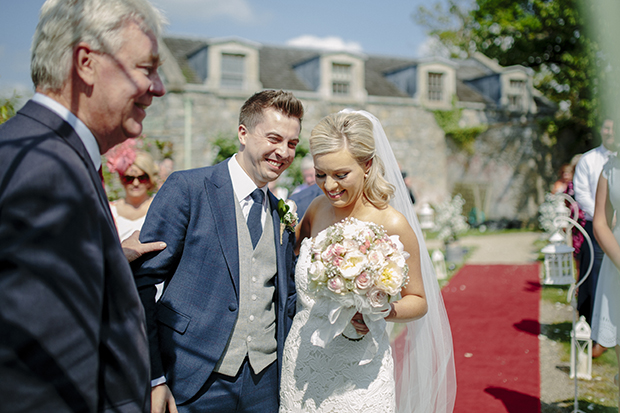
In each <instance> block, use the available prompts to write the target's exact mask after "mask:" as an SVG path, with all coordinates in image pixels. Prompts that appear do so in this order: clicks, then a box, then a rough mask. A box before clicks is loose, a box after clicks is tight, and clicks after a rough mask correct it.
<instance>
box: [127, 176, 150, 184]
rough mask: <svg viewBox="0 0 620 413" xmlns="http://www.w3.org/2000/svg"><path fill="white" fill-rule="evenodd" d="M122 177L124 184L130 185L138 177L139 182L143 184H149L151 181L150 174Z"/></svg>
mask: <svg viewBox="0 0 620 413" xmlns="http://www.w3.org/2000/svg"><path fill="white" fill-rule="evenodd" d="M120 178H121V182H122V183H123V185H129V184H131V183H133V181H135V180H136V178H137V179H138V182H140V183H141V184H147V183H149V182H150V179H149V176H148V175H147V174H144V175H140V176H133V175H121V176H120Z"/></svg>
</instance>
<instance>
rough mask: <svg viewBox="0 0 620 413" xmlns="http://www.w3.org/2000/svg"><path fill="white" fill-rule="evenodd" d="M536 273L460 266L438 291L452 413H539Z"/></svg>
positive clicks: (523, 268)
mask: <svg viewBox="0 0 620 413" xmlns="http://www.w3.org/2000/svg"><path fill="white" fill-rule="evenodd" d="M538 271H539V270H538V264H528V265H465V266H464V267H463V268H462V269H461V270H460V271H459V272H458V273H457V274H456V275H455V276H454V277H453V278H452V279H451V280H450V283H449V284H448V285H446V286H445V287H444V288H443V290H442V292H443V296H444V300H445V304H446V309H447V311H448V318H449V319H450V325H451V326H452V336H453V340H454V354H455V362H456V377H457V386H458V388H457V389H458V390H457V396H456V407H455V409H454V412H455V413H473V412H481V413H497V412H508V413H539V412H540V367H539V366H540V362H539V357H538V356H539V352H538V334H539V333H540V324H539V323H538V309H539V301H540V286H539V281H538Z"/></svg>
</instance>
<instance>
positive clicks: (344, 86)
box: [332, 63, 351, 96]
mask: <svg viewBox="0 0 620 413" xmlns="http://www.w3.org/2000/svg"><path fill="white" fill-rule="evenodd" d="M332 93H333V94H334V95H339V96H346V95H349V94H350V93H351V65H347V64H342V63H332Z"/></svg>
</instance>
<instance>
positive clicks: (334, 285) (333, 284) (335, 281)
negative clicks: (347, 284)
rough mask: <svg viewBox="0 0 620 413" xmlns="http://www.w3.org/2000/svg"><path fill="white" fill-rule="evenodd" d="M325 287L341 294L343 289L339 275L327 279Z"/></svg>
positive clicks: (342, 281) (342, 282)
mask: <svg viewBox="0 0 620 413" xmlns="http://www.w3.org/2000/svg"><path fill="white" fill-rule="evenodd" d="M327 288H329V289H330V290H331V291H333V292H335V293H336V294H341V293H342V291H343V290H344V280H343V279H342V278H341V277H340V276H338V275H337V276H335V277H332V278H330V279H329V280H327Z"/></svg>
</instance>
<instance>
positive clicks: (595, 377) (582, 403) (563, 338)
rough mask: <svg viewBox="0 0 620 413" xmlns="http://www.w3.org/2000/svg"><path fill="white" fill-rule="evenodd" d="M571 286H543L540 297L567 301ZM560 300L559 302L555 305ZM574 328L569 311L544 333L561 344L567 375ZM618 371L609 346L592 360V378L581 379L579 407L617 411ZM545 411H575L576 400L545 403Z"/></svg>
mask: <svg viewBox="0 0 620 413" xmlns="http://www.w3.org/2000/svg"><path fill="white" fill-rule="evenodd" d="M567 293H568V286H543V289H542V294H541V299H542V300H545V301H547V302H549V303H552V304H554V305H565V304H566V303H567V300H566V299H567V297H566V295H567ZM556 303H557V304H556ZM571 330H572V314H570V313H568V315H567V317H566V319H565V320H562V321H558V322H556V323H553V324H550V325H547V326H545V327H544V331H541V334H544V335H545V336H547V338H548V339H550V340H554V341H556V342H557V343H559V344H561V345H560V346H558V349H559V351H561V352H562V353H561V354H560V359H561V361H562V362H563V367H559V368H561V369H563V370H566V374H568V373H569V368H568V367H565V366H569V365H570V333H571ZM617 372H618V367H617V360H616V354H615V352H614V349H609V350H607V351H606V352H605V353H603V355H602V356H601V357H599V358H596V359H593V360H592V380H579V381H578V382H579V393H578V395H579V410H581V411H584V412H595V413H611V412H614V413H617V412H618V387H617V386H616V385H614V383H613V377H614V375H615V374H616V373H617ZM542 411H543V413H552V412H553V413H555V412H558V413H560V412H561V413H568V412H572V411H573V399H570V400H563V401H561V402H558V403H554V405H552V406H543V409H542Z"/></svg>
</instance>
